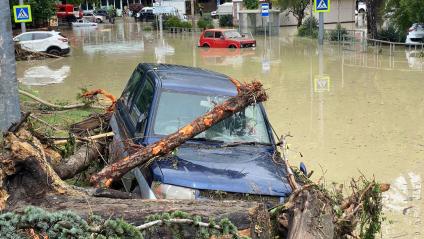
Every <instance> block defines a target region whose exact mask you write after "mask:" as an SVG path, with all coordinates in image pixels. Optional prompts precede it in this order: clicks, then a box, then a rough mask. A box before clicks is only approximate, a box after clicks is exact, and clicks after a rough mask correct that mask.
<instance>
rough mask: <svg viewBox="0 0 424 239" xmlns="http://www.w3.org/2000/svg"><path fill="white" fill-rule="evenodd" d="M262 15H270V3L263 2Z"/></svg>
mask: <svg viewBox="0 0 424 239" xmlns="http://www.w3.org/2000/svg"><path fill="white" fill-rule="evenodd" d="M261 16H262V17H269V4H268V3H261Z"/></svg>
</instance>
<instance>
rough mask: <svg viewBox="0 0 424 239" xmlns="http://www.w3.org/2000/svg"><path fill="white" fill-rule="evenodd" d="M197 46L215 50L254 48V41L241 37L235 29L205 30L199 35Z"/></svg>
mask: <svg viewBox="0 0 424 239" xmlns="http://www.w3.org/2000/svg"><path fill="white" fill-rule="evenodd" d="M199 46H201V47H215V48H246V47H255V46H256V40H255V39H249V38H246V37H245V36H243V35H241V34H240V33H239V32H238V31H237V30H235V29H207V30H205V31H203V32H202V34H201V35H200V40H199Z"/></svg>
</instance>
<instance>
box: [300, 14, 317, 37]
mask: <svg viewBox="0 0 424 239" xmlns="http://www.w3.org/2000/svg"><path fill="white" fill-rule="evenodd" d="M297 31H298V32H297V34H298V35H299V36H301V37H312V38H317V37H318V20H317V19H316V18H315V17H314V16H310V17H308V18H307V19H306V20H305V21H304V22H303V23H302V25H300V27H299V28H298V29H297Z"/></svg>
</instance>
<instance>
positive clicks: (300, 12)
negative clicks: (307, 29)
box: [275, 0, 310, 27]
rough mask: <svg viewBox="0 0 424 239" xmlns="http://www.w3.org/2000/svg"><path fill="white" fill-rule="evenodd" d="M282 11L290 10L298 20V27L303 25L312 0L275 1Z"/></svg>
mask: <svg viewBox="0 0 424 239" xmlns="http://www.w3.org/2000/svg"><path fill="white" fill-rule="evenodd" d="M275 1H276V3H277V5H278V6H279V7H280V8H281V10H283V11H284V10H288V12H291V13H292V14H293V16H294V17H295V18H296V19H297V27H300V25H302V21H303V18H305V9H306V8H307V7H308V5H309V4H310V0H275Z"/></svg>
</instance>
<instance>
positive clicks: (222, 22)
mask: <svg viewBox="0 0 424 239" xmlns="http://www.w3.org/2000/svg"><path fill="white" fill-rule="evenodd" d="M219 26H220V27H232V26H233V15H222V16H219Z"/></svg>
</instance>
